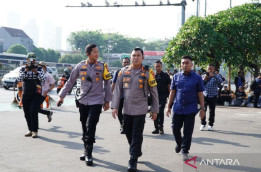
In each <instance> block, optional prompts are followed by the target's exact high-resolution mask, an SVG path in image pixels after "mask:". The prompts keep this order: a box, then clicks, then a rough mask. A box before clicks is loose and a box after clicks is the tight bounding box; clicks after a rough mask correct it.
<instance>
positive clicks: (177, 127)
mask: <svg viewBox="0 0 261 172" xmlns="http://www.w3.org/2000/svg"><path fill="white" fill-rule="evenodd" d="M195 116H196V114H190V115H184V114H183V115H181V114H174V115H173V118H172V132H173V135H174V137H175V140H176V143H177V145H179V146H181V149H182V153H189V149H190V145H191V140H192V134H193V130H194V124H195ZM183 124H184V127H183V138H182V136H181V128H182V126H183Z"/></svg>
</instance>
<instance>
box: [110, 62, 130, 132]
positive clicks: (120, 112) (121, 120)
mask: <svg viewBox="0 0 261 172" xmlns="http://www.w3.org/2000/svg"><path fill="white" fill-rule="evenodd" d="M128 65H130V59H129V57H124V58H123V60H122V66H123V67H125V66H128ZM119 72H120V69H119V70H117V71H116V72H115V73H114V75H113V78H112V85H111V88H112V92H113V91H114V88H115V84H116V81H117V78H118V74H119ZM123 101H124V95H121V101H120V106H119V109H118V119H119V122H120V124H121V129H120V131H121V134H125V132H124V130H123V115H122V108H123Z"/></svg>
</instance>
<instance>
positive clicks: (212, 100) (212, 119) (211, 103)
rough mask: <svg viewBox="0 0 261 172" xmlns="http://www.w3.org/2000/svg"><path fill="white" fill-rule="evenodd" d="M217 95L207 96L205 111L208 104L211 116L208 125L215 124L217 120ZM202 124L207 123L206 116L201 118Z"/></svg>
mask: <svg viewBox="0 0 261 172" xmlns="http://www.w3.org/2000/svg"><path fill="white" fill-rule="evenodd" d="M216 102H217V96H214V97H211V98H210V97H205V111H207V106H209V118H208V121H209V122H208V125H209V126H213V125H214V122H215V109H216ZM201 124H202V125H206V124H207V122H206V116H205V117H204V118H203V119H202V120H201Z"/></svg>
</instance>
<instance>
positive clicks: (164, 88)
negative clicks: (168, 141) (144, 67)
mask: <svg viewBox="0 0 261 172" xmlns="http://www.w3.org/2000/svg"><path fill="white" fill-rule="evenodd" d="M154 67H155V69H156V75H155V78H156V81H157V88H158V96H159V113H158V116H157V119H156V120H155V121H154V126H155V130H154V131H153V132H152V134H164V130H163V124H164V109H165V105H166V102H167V98H168V96H169V92H170V83H171V80H170V77H169V75H168V74H167V73H165V72H163V71H162V62H161V61H160V60H157V61H156V62H155V64H154Z"/></svg>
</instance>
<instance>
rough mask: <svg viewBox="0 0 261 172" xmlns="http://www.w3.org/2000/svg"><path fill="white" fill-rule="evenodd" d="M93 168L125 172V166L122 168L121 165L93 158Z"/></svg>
mask: <svg viewBox="0 0 261 172" xmlns="http://www.w3.org/2000/svg"><path fill="white" fill-rule="evenodd" d="M95 162H98V163H99V164H97V163H95ZM126 164H127V163H126ZM95 166H98V167H102V168H105V169H111V170H113V171H127V165H126V166H122V165H118V164H115V163H112V162H109V161H104V160H101V159H96V158H95V157H94V164H93V167H95Z"/></svg>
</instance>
